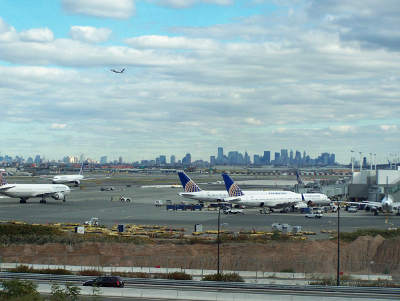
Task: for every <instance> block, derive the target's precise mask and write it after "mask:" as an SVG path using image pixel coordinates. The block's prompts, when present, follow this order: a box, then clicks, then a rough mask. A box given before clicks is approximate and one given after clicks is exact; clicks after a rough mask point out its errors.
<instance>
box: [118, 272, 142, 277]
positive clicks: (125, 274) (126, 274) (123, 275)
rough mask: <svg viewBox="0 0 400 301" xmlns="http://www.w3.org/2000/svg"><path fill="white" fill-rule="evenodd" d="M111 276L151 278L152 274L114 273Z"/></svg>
mask: <svg viewBox="0 0 400 301" xmlns="http://www.w3.org/2000/svg"><path fill="white" fill-rule="evenodd" d="M111 275H112V276H120V277H124V278H150V274H148V273H143V272H112V273H111Z"/></svg>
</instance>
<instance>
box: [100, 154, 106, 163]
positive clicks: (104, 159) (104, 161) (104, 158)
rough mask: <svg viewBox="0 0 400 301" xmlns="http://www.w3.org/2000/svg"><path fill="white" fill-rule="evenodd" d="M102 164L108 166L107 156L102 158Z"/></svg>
mask: <svg viewBox="0 0 400 301" xmlns="http://www.w3.org/2000/svg"><path fill="white" fill-rule="evenodd" d="M100 164H107V156H102V157H100Z"/></svg>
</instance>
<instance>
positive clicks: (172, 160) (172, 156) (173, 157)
mask: <svg viewBox="0 0 400 301" xmlns="http://www.w3.org/2000/svg"><path fill="white" fill-rule="evenodd" d="M175 160H176V159H175V156H174V155H171V158H170V162H171V165H175Z"/></svg>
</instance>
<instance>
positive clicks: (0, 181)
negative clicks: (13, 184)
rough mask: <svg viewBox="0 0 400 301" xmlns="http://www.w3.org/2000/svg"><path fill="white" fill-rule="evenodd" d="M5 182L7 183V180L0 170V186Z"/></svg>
mask: <svg viewBox="0 0 400 301" xmlns="http://www.w3.org/2000/svg"><path fill="white" fill-rule="evenodd" d="M6 184H7V181H6V179H5V178H4V177H3V173H2V172H1V171H0V186H3V185H6Z"/></svg>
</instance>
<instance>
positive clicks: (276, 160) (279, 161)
mask: <svg viewBox="0 0 400 301" xmlns="http://www.w3.org/2000/svg"><path fill="white" fill-rule="evenodd" d="M274 159H275V160H274V163H275V164H281V154H280V153H278V152H276V153H275V158H274Z"/></svg>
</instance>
